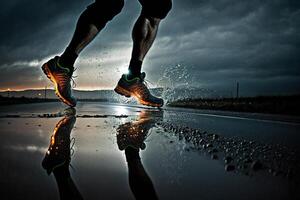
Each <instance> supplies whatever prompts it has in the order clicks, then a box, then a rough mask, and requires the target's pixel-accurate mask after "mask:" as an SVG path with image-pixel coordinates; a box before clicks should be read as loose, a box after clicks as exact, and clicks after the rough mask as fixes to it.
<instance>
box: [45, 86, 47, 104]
mask: <svg viewBox="0 0 300 200" xmlns="http://www.w3.org/2000/svg"><path fill="white" fill-rule="evenodd" d="M46 99H47V85H46V86H45V100H46Z"/></svg>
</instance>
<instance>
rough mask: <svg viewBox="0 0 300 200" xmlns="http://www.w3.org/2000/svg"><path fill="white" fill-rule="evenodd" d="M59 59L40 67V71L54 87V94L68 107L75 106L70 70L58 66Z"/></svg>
mask: <svg viewBox="0 0 300 200" xmlns="http://www.w3.org/2000/svg"><path fill="white" fill-rule="evenodd" d="M58 60H59V57H58V56H56V57H54V58H53V59H51V60H49V61H48V62H46V63H45V64H43V66H42V70H43V71H44V73H45V74H46V75H47V77H48V78H49V79H50V80H51V81H52V82H53V83H54V85H55V94H56V95H57V96H58V97H59V98H60V100H61V101H63V102H64V103H65V104H67V105H68V106H71V107H74V106H76V99H75V98H74V97H73V95H72V86H71V80H72V74H73V71H74V69H73V67H72V68H65V67H62V66H60V65H59V63H58Z"/></svg>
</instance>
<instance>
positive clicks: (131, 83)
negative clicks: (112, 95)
mask: <svg viewBox="0 0 300 200" xmlns="http://www.w3.org/2000/svg"><path fill="white" fill-rule="evenodd" d="M145 76H146V74H145V72H143V73H141V75H140V77H135V78H133V79H130V80H128V75H127V74H123V75H122V77H121V79H120V80H119V82H118V85H117V87H116V88H115V92H117V93H118V94H120V95H123V96H126V97H131V96H132V97H135V98H136V99H137V100H138V101H139V103H141V104H143V105H146V106H153V107H162V106H163V105H164V101H163V99H161V98H157V97H155V96H153V95H152V94H151V93H150V91H149V89H148V88H147V86H146V85H145V82H144V79H145Z"/></svg>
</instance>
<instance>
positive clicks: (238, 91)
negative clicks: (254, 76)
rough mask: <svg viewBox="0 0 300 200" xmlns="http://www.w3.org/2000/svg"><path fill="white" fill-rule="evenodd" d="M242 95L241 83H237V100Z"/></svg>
mask: <svg viewBox="0 0 300 200" xmlns="http://www.w3.org/2000/svg"><path fill="white" fill-rule="evenodd" d="M239 93H240V83H239V82H237V83H236V98H237V99H238V98H239V95H240V94H239Z"/></svg>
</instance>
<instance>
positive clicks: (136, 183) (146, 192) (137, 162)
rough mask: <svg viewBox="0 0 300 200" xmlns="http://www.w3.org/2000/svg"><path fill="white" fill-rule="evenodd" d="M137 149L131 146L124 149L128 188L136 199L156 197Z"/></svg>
mask: <svg viewBox="0 0 300 200" xmlns="http://www.w3.org/2000/svg"><path fill="white" fill-rule="evenodd" d="M139 151H140V150H139V149H136V148H133V147H127V148H126V149H125V155H126V161H127V166H128V175H129V185H130V189H131V191H132V193H133V195H134V196H135V198H136V199H158V198H157V195H156V192H155V189H154V186H153V183H152V181H151V179H150V177H149V176H148V174H147V172H146V171H145V169H144V166H143V164H142V162H141V159H140V156H139Z"/></svg>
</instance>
